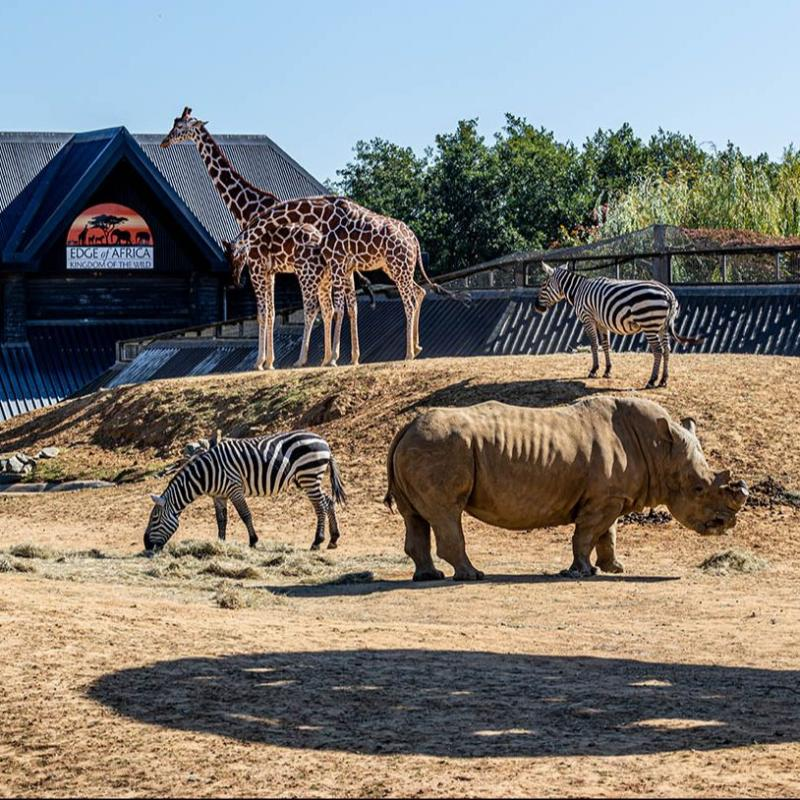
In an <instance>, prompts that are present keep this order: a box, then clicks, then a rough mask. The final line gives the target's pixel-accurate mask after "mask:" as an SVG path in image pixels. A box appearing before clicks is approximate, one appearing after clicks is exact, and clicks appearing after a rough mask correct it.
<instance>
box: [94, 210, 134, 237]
mask: <svg viewBox="0 0 800 800" xmlns="http://www.w3.org/2000/svg"><path fill="white" fill-rule="evenodd" d="M127 221H128V218H127V217H117V216H115V215H114V214H98V215H97V216H96V217H92V218H91V219H90V220H89V227H91V228H98V229H99V230H101V231H103V238H104V239H105V243H106V244H108V242H109V237H110V236H111V233H112V231H113V230H114V229H115V228H116V227H117V226H118V225H121V224H122V223H123V222H127Z"/></svg>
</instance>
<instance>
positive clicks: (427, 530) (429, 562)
mask: <svg viewBox="0 0 800 800" xmlns="http://www.w3.org/2000/svg"><path fill="white" fill-rule="evenodd" d="M404 520H405V523H406V555H407V556H409V558H411V559H412V560H413V561H414V566H415V567H416V569H415V570H414V580H415V581H440V580H442V579H443V578H444V573H443V572H442V571H441V570H440V569H436V567H435V566H434V564H433V558H431V526H430V525H429V524H428V522H427V521H426V520H424V519H423V518H422V517H420V516H419V515H418V514H409V515H408V516H405V517H404Z"/></svg>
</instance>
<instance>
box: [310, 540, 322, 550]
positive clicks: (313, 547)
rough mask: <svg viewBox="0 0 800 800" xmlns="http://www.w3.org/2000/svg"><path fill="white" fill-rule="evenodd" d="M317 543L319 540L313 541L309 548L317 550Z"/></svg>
mask: <svg viewBox="0 0 800 800" xmlns="http://www.w3.org/2000/svg"><path fill="white" fill-rule="evenodd" d="M319 545H320V543H319V542H314V543H313V544H312V545H311V549H312V550H319Z"/></svg>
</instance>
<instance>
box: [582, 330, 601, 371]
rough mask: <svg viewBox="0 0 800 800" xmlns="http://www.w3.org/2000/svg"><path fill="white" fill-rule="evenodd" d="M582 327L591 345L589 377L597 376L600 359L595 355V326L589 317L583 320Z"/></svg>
mask: <svg viewBox="0 0 800 800" xmlns="http://www.w3.org/2000/svg"><path fill="white" fill-rule="evenodd" d="M583 329H584V331H586V335H587V336H588V337H589V344H591V346H592V371H591V372H590V373H589V377H590V378H596V377H597V370H598V369H600V359H599V358H598V357H597V327H596V326H595V324H594V321H593V320H591V319H585V320H584V321H583Z"/></svg>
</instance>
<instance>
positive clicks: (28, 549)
mask: <svg viewBox="0 0 800 800" xmlns="http://www.w3.org/2000/svg"><path fill="white" fill-rule="evenodd" d="M8 552H9V553H10V554H11V555H12V556H16V557H17V558H43V559H51V558H56V557H57V555H58V554H57V553H56V551H55V550H52V549H51V548H49V547H42V546H41V545H38V544H33V543H31V542H23V543H22V544H15V545H12V546H11V547H9V548H8Z"/></svg>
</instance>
